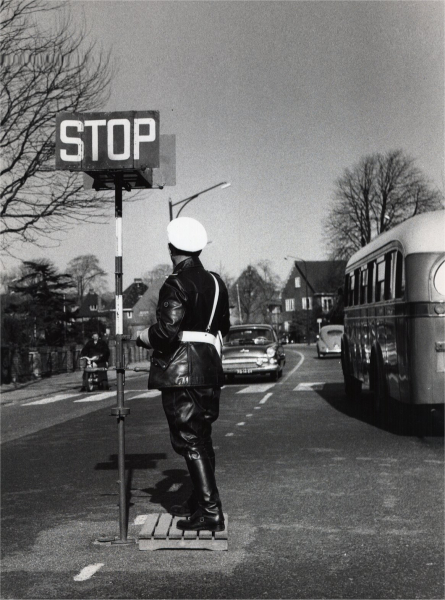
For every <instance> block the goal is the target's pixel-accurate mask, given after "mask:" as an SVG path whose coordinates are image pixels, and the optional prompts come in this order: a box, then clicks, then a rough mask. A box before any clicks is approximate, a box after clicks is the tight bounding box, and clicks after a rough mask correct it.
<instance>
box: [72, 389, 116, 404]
mask: <svg viewBox="0 0 445 600" xmlns="http://www.w3.org/2000/svg"><path fill="white" fill-rule="evenodd" d="M115 395H116V392H115V391H114V392H104V393H103V394H95V395H94V396H88V397H87V398H81V399H80V400H74V402H99V401H100V400H105V399H106V398H111V396H115Z"/></svg>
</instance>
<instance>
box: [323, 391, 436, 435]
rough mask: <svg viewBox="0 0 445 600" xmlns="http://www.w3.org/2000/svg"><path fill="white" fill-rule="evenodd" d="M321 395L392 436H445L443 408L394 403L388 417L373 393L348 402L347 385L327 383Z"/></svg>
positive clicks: (332, 404) (334, 404)
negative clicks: (376, 402)
mask: <svg viewBox="0 0 445 600" xmlns="http://www.w3.org/2000/svg"><path fill="white" fill-rule="evenodd" d="M316 391H317V393H318V394H319V395H320V396H321V397H322V398H323V399H324V400H326V402H328V404H330V405H331V406H332V407H333V408H335V410H338V411H339V412H341V413H343V414H344V415H347V416H348V417H351V418H353V419H357V420H359V421H363V422H364V423H368V424H369V425H372V426H374V427H378V428H379V429H382V430H384V431H388V432H389V433H393V434H396V435H401V436H418V437H438V438H440V437H442V438H443V437H444V410H443V407H440V408H436V407H433V408H431V407H428V406H416V407H413V406H406V405H403V404H401V403H398V402H391V404H390V406H389V407H388V410H387V411H386V414H385V415H383V416H382V415H379V414H378V413H377V412H376V411H375V409H374V404H373V395H372V393H371V392H369V391H363V392H362V394H361V395H360V396H359V397H357V398H355V399H354V400H348V398H347V397H346V395H345V393H344V385H343V383H327V384H325V385H324V387H323V389H321V390H316Z"/></svg>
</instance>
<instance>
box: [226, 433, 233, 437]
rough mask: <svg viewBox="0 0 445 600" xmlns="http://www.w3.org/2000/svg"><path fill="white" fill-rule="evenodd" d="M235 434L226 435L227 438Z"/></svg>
mask: <svg viewBox="0 0 445 600" xmlns="http://www.w3.org/2000/svg"><path fill="white" fill-rule="evenodd" d="M232 435H234V434H233V433H226V437H232Z"/></svg>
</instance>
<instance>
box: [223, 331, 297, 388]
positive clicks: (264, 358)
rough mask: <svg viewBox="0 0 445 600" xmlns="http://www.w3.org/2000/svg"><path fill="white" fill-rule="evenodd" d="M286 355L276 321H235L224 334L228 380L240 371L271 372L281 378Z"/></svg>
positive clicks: (240, 373)
mask: <svg viewBox="0 0 445 600" xmlns="http://www.w3.org/2000/svg"><path fill="white" fill-rule="evenodd" d="M285 364H286V356H285V353H284V348H283V346H282V345H281V344H280V343H279V342H278V338H277V334H276V333H275V330H274V328H273V327H272V325H268V324H253V325H249V324H247V325H234V326H232V327H231V328H230V331H229V333H228V334H227V335H226V337H225V338H224V345H223V349H222V365H223V370H224V373H225V375H226V379H227V381H228V382H231V381H233V379H234V378H235V376H236V375H269V376H270V378H271V379H272V380H273V381H277V379H278V378H279V377H281V375H282V374H283V368H284V365H285Z"/></svg>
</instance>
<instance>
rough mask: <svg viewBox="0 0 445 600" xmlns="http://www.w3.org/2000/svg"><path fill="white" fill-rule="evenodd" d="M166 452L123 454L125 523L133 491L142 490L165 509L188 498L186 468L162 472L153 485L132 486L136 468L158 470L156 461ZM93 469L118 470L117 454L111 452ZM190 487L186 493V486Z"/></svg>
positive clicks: (188, 484)
mask: <svg viewBox="0 0 445 600" xmlns="http://www.w3.org/2000/svg"><path fill="white" fill-rule="evenodd" d="M166 458H167V454H165V453H159V454H126V456H125V474H126V482H125V489H126V498H127V516H126V518H127V523H128V519H129V510H130V507H131V506H133V502H132V497H133V494H134V492H142V493H143V494H147V495H148V496H149V498H148V499H149V501H150V502H151V503H153V504H158V505H159V504H160V505H161V506H162V507H163V508H165V509H166V510H167V511H168V510H169V509H170V508H171V506H172V505H173V504H181V503H182V502H183V501H184V500H186V499H187V498H188V495H190V492H191V484H190V483H189V482H190V477H189V474H188V471H187V470H186V469H168V470H166V471H163V472H162V475H163V478H162V479H161V480H159V481H158V482H157V483H156V485H155V486H154V487H149V488H133V486H132V484H133V475H134V472H135V471H137V470H147V469H154V470H158V461H160V460H165V459H166ZM94 469H95V470H98V471H100V470H107V471H109V470H114V471H117V470H118V455H117V454H111V455H110V457H109V459H108V461H107V462H103V463H98V464H97V465H96V466H95V467H94ZM188 487H189V488H190V490H189V493H188V494H187V488H188Z"/></svg>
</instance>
